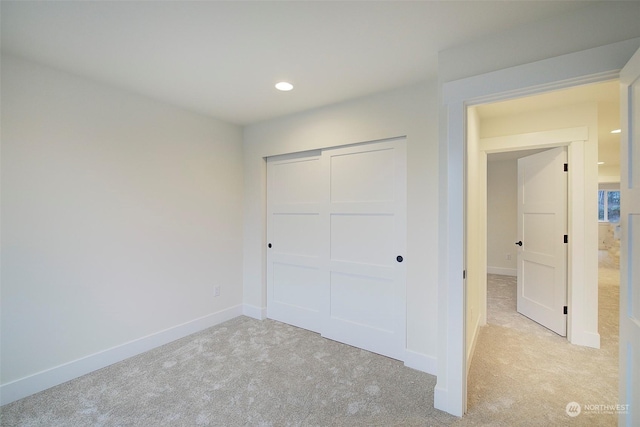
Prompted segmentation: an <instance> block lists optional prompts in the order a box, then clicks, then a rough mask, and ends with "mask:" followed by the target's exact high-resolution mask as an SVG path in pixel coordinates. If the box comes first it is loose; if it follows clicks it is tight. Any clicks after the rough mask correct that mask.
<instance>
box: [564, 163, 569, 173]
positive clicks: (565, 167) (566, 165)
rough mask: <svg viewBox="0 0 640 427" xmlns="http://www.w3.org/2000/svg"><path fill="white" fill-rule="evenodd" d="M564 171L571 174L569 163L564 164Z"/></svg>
mask: <svg viewBox="0 0 640 427" xmlns="http://www.w3.org/2000/svg"><path fill="white" fill-rule="evenodd" d="M564 171H565V172H569V163H565V164H564Z"/></svg>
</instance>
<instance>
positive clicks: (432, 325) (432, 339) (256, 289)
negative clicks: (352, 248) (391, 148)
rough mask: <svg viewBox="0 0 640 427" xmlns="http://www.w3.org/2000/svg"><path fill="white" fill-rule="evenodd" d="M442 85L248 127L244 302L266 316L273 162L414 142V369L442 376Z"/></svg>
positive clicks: (410, 281)
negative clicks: (396, 140) (268, 167)
mask: <svg viewBox="0 0 640 427" xmlns="http://www.w3.org/2000/svg"><path fill="white" fill-rule="evenodd" d="M436 115H437V107H436V92H435V82H429V83H424V84H420V85H415V86H409V87H405V88H401V89H398V90H394V91H390V92H385V93H381V94H377V95H373V96H369V97H364V98H360V99H356V100H352V101H348V102H345V103H341V104H336V105H331V106H327V107H324V108H319V109H315V110H311V111H307V112H304V113H300V114H295V115H291V116H287V117H284V118H280V119H274V120H270V121H266V122H263V123H259V124H255V125H251V126H247V127H246V128H245V131H244V156H245V157H244V159H245V171H244V183H245V198H244V201H245V205H244V302H245V304H247V307H249V310H247V311H246V313H247V314H250V315H253V316H255V317H259V316H263V315H264V313H265V307H266V282H265V259H266V257H265V248H266V241H265V200H266V195H265V192H266V190H265V188H266V185H265V184H266V175H265V160H264V158H265V157H267V156H273V155H278V154H284V153H290V152H298V151H305V150H312V149H319V148H324V147H331V146H340V145H345V144H351V143H358V142H364V141H373V140H380V139H386V138H392V137H397V136H402V135H406V136H407V163H408V164H407V168H408V171H407V173H408V177H407V179H408V183H407V185H408V201H407V221H408V236H407V256H406V260H407V346H408V349H409V352H408V358H407V359H406V360H405V362H406V363H407V364H408V365H411V366H414V367H417V368H419V369H423V370H426V371H430V372H435V363H436V362H435V356H436V352H437V324H436V321H437V310H438V306H437V291H436V290H437V278H438V216H437V212H438V211H437V198H438V150H437V125H436V120H437V119H436Z"/></svg>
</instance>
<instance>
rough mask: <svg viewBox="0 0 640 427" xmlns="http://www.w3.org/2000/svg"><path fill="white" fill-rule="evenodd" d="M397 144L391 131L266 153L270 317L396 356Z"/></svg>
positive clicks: (399, 301) (402, 330)
mask: <svg viewBox="0 0 640 427" xmlns="http://www.w3.org/2000/svg"><path fill="white" fill-rule="evenodd" d="M405 147H406V143H405V140H404V139H398V140H393V141H385V142H377V143H369V144H359V145H353V146H348V147H343V148H335V149H327V150H324V151H322V152H321V153H311V154H301V155H297V156H279V157H276V158H270V159H269V160H268V163H267V180H268V188H267V200H268V201H267V213H268V225H267V227H268V230H267V237H268V242H269V244H271V245H272V246H271V247H270V248H269V249H268V257H267V288H268V289H267V291H268V292H267V295H268V301H267V307H268V316H269V317H270V318H273V319H275V320H280V321H282V322H286V323H289V324H292V325H296V326H300V327H303V328H306V329H309V330H312V331H317V332H320V333H321V334H322V335H323V336H325V337H327V338H330V339H334V340H336V341H340V342H344V343H346V344H350V345H353V346H356V347H359V348H363V349H366V350H370V351H373V352H376V353H379V354H383V355H386V356H389V357H393V358H396V359H404V352H405V347H406V291H405V286H406V283H405V282H406V261H405V260H404V257H405V249H406V151H405V150H406V148H405Z"/></svg>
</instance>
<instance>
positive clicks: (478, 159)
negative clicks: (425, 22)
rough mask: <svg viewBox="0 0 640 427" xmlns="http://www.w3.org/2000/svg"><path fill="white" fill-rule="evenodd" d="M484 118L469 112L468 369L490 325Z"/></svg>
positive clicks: (474, 112) (467, 199)
mask: <svg viewBox="0 0 640 427" xmlns="http://www.w3.org/2000/svg"><path fill="white" fill-rule="evenodd" d="M479 136H480V118H479V117H478V112H477V111H476V109H475V108H474V107H471V108H469V110H468V111H467V194H466V209H467V212H468V214H467V218H466V220H467V225H466V227H467V252H466V270H467V274H466V277H467V280H466V302H467V303H466V313H465V318H466V349H467V372H468V371H469V368H470V367H471V359H472V357H473V352H474V350H475V345H476V341H477V337H478V333H479V331H480V326H483V325H484V324H486V287H487V251H486V245H485V242H486V233H487V226H486V224H487V216H486V212H487V209H486V203H487V190H486V188H487V184H486V180H487V171H486V163H487V162H486V157H487V155H486V153H485V152H484V151H481V150H480V140H479Z"/></svg>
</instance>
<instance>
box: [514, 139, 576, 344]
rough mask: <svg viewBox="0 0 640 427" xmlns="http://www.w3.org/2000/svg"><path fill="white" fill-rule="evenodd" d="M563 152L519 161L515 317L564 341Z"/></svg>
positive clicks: (553, 152)
mask: <svg viewBox="0 0 640 427" xmlns="http://www.w3.org/2000/svg"><path fill="white" fill-rule="evenodd" d="M566 159H567V153H566V149H565V148H553V149H550V150H547V151H543V152H542V153H538V154H534V155H532V156H527V157H523V158H521V159H518V236H517V239H518V242H516V245H518V272H517V275H518V278H517V288H518V289H517V291H518V296H517V308H518V312H519V313H521V314H523V315H525V316H527V317H528V318H530V319H532V320H534V321H536V322H538V323H540V324H541V325H542V326H545V327H547V328H549V329H551V330H552V331H554V332H556V333H557V334H559V335H562V336H566V335H567V316H566V315H565V314H564V307H565V306H566V304H567V268H566V265H567V249H566V244H565V240H564V237H565V234H566V233H567V231H566V230H567V174H566V172H565V170H564V165H565V163H566V161H567V160H566Z"/></svg>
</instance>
